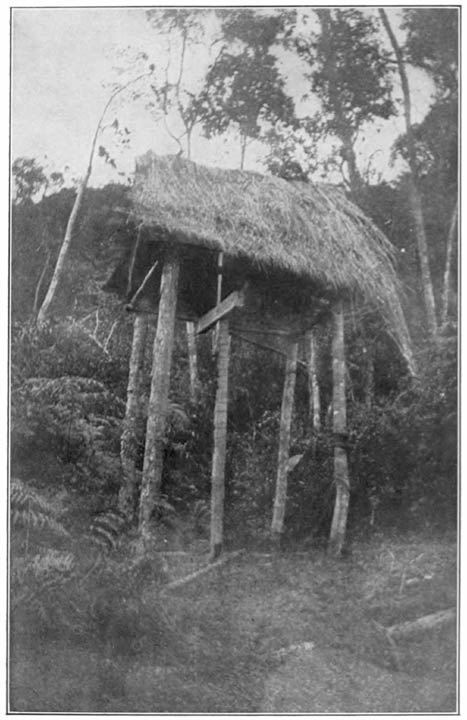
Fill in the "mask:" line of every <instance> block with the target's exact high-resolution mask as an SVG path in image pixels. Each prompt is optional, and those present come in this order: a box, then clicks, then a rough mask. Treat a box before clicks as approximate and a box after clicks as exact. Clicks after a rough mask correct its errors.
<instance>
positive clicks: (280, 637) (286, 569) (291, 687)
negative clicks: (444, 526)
mask: <svg viewBox="0 0 467 720" xmlns="http://www.w3.org/2000/svg"><path fill="white" fill-rule="evenodd" d="M456 577H457V575H456V546H455V543H453V542H448V541H446V539H443V540H438V541H436V540H433V539H428V538H425V539H421V538H417V537H413V538H409V537H408V538H404V539H403V540H399V541H395V540H388V539H387V538H384V539H383V538H381V539H380V540H376V541H375V540H373V541H372V543H360V544H359V543H356V544H355V545H354V546H353V548H352V551H351V554H350V556H348V557H346V558H345V559H343V560H340V561H336V560H332V559H329V558H327V557H326V556H325V554H324V553H323V552H322V551H313V550H311V551H306V552H304V551H302V552H301V553H300V552H291V553H285V554H284V555H282V556H280V557H278V558H274V557H273V556H268V555H267V554H264V555H261V554H257V555H255V556H248V555H245V556H243V557H242V558H241V559H240V560H235V561H233V564H232V565H231V566H229V565H227V566H226V567H225V568H224V569H223V570H222V571H220V572H218V573H217V577H216V578H215V579H214V578H213V579H212V580H210V581H209V591H210V593H214V594H218V597H219V602H220V603H222V605H223V607H224V611H225V615H226V617H227V616H228V617H229V623H230V624H231V625H232V626H233V627H235V628H236V629H237V631H238V632H239V633H240V634H241V635H245V636H247V635H249V636H252V637H254V639H255V644H256V648H255V652H256V653H257V657H258V659H259V660H260V661H261V665H262V666H263V668H264V667H268V665H269V670H268V671H266V673H265V674H264V675H263V678H262V680H263V688H262V691H261V699H260V701H259V703H258V687H257V683H256V692H255V693H254V694H255V695H256V698H255V700H256V707H255V708H254V709H253V708H251V711H256V712H262V713H297V712H299V713H392V712H397V713H414V712H419V713H429V712H437V713H448V712H455V711H456V697H457V692H456V688H457V684H456V681H457V670H456V668H457V662H456V655H457V653H456V649H457V632H456V624H455V623H454V622H451V623H449V624H447V625H445V626H443V627H441V628H438V629H434V630H427V631H424V632H420V633H417V634H415V635H414V636H412V637H409V638H407V639H405V640H399V641H398V642H397V644H396V647H395V648H394V647H391V645H390V644H389V643H388V640H387V638H386V636H385V634H384V628H385V627H390V626H392V625H394V624H397V623H401V622H405V621H409V620H415V619H417V618H419V617H421V616H424V615H427V614H429V613H434V612H437V611H439V610H444V609H447V608H450V607H453V606H455V605H456ZM193 591H194V588H193V589H188V587H187V589H186V591H185V592H186V593H192V592H193ZM265 661H266V662H265ZM252 700H253V697H252ZM225 711H232V712H234V711H235V708H233V707H232V708H225Z"/></svg>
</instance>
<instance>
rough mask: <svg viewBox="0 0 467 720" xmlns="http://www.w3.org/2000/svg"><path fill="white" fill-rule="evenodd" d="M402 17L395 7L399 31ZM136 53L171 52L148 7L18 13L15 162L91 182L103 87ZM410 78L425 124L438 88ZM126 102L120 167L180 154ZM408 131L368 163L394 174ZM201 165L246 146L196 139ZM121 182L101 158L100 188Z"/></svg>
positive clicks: (292, 73)
mask: <svg viewBox="0 0 467 720" xmlns="http://www.w3.org/2000/svg"><path fill="white" fill-rule="evenodd" d="M398 12H399V11H397V10H395V9H391V8H390V9H388V14H389V16H390V19H391V20H392V22H393V24H394V26H397V24H398ZM127 46H134V47H141V48H144V49H146V50H149V51H150V53H151V59H152V58H153V57H154V58H155V59H156V60H157V59H158V58H160V57H161V55H163V48H162V47H161V46H160V44H158V42H157V38H156V35H155V31H154V30H153V29H152V28H151V26H150V25H149V23H148V22H147V20H146V15H145V9H144V8H128V7H127V8H124V7H116V8H67V7H62V8H54V9H50V8H29V9H27V8H19V9H15V10H13V25H12V80H11V84H12V138H11V141H12V158H13V159H14V158H16V157H22V156H26V157H34V158H37V159H38V161H39V162H40V163H42V164H48V167H49V169H50V170H63V168H64V167H65V166H66V165H67V166H69V167H70V174H71V175H74V176H79V175H82V174H83V173H84V171H85V167H86V162H87V157H88V154H89V150H90V144H91V139H92V136H93V134H94V131H95V128H96V124H97V121H98V118H99V116H100V114H101V112H102V109H103V107H104V105H105V103H106V101H107V99H108V97H109V88H108V87H104V84H105V83H109V82H111V81H113V80H115V77H116V76H115V72H114V71H113V70H112V66H114V65H115V63H116V55H115V52H116V50H117V48H124V47H127ZM197 52H198V53H199V65H200V66H201V65H202V64H203V63H204V62H206V59H207V55H206V51H203V48H202V47H200V48H199V49H198V51H197ZM287 62H289V64H288V65H287ZM197 65H198V63H197V62H196V61H195V62H191V66H190V67H189V68H188V70H189V72H190V71H192V72H193V73H195V72H196V67H195V66H197ZM285 71H286V73H287V75H288V78H289V85H288V89H289V91H290V92H292V93H294V95H295V97H298V96H299V95H300V94H301V92H303V90H304V87H303V86H302V85H301V83H300V73H299V72H298V68H297V66H296V62H295V64H294V63H290V61H286V64H285ZM188 80H189V77H188ZM410 81H411V90H412V95H413V105H414V120H415V121H417V120H420V119H421V118H422V117H423V116H424V114H425V113H426V111H427V109H428V107H429V104H430V94H431V86H430V84H429V82H428V81H427V80H426V78H425V77H424V76H423V74H422V73H412V74H411V76H410ZM126 99H127V101H128V102H126V103H124V104H122V103H120V106H119V107H116V108H115V111H114V112H112V111H110V113H109V116H108V117H109V120H112V119H113V117H115V116H116V115H117V114H118V116H119V119H120V120H123V122H124V123H125V124H126V125H127V126H128V127H129V128H130V130H131V131H132V132H131V145H130V147H129V149H127V150H125V151H116V155H115V157H116V160H117V164H118V170H119V171H122V172H131V170H132V169H133V165H134V158H135V157H136V156H138V155H140V154H142V153H144V152H146V150H148V149H149V148H152V149H154V150H155V151H156V152H158V153H162V154H164V153H173V152H176V151H177V149H178V147H177V144H176V143H175V142H174V141H173V139H172V138H171V137H170V136H169V134H168V133H167V132H166V131H165V130H164V127H163V125H161V124H159V125H156V124H155V123H154V121H153V120H152V119H151V117H150V116H149V115H148V114H147V112H146V111H145V110H144V108H143V106H142V105H138V104H135V103H132V102H130V101H129V95H128V94H127V96H126ZM117 110H118V113H117ZM403 129H404V124H403V120H402V118H395V119H391V120H389V121H387V122H383V123H379V125H378V126H377V127H375V128H373V129H371V130H369V131H368V133H366V134H365V139H364V140H362V141H361V142H360V145H359V151H360V153H361V155H360V156H361V159H362V163H363V164H364V165H365V164H367V163H368V162H369V158H370V156H371V157H372V162H373V164H374V165H376V166H377V167H378V169H379V170H380V171H382V172H383V175H384V176H386V177H390V176H391V175H392V174H393V173H394V171H393V170H391V169H389V167H388V157H389V150H390V145H391V143H392V142H393V140H394V139H395V138H396V137H397V135H398V134H400V133H401V132H402V131H403ZM102 142H103V144H106V141H105V140H103V141H102ZM109 142H111V141H109ZM45 157H46V159H45ZM259 157H260V156H257V155H256V153H255V152H254V148H253V149H250V151H249V152H248V153H247V158H246V167H247V168H249V169H258V168H259V165H258V158H259ZM193 159H194V160H197V161H200V162H204V163H206V164H215V165H221V166H225V167H238V163H239V148H238V143H237V142H236V141H235V139H228V140H227V141H226V140H225V138H222V139H216V140H210V141H207V140H206V139H203V138H202V137H200V136H195V138H194V143H193ZM117 178H118V176H117V174H116V172H115V171H112V170H111V169H110V168H109V166H106V165H105V164H104V162H103V161H102V160H98V161H96V163H95V166H94V170H93V175H92V178H91V184H98V183H101V182H103V181H108V180H109V179H113V180H116V179H117Z"/></svg>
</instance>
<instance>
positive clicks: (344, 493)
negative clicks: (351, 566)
mask: <svg viewBox="0 0 467 720" xmlns="http://www.w3.org/2000/svg"><path fill="white" fill-rule="evenodd" d="M345 376H346V367H345V346H344V310H343V307H342V302H339V303H338V305H337V307H336V308H335V310H334V333H333V339H332V379H333V380H332V381H333V391H332V392H333V397H332V407H333V431H334V482H335V485H336V499H335V503H334V514H333V518H332V524H331V533H330V535H329V544H328V552H329V553H330V554H332V555H335V556H336V557H337V556H339V555H340V554H341V553H342V549H343V547H344V542H345V533H346V527H347V515H348V511H349V498H350V488H349V470H348V464H347V450H346V447H345V439H346V437H347V406H346V396H345Z"/></svg>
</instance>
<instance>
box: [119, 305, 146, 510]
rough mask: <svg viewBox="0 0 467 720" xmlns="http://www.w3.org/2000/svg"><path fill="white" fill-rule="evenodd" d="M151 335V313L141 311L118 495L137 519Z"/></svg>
mask: <svg viewBox="0 0 467 720" xmlns="http://www.w3.org/2000/svg"><path fill="white" fill-rule="evenodd" d="M147 335H148V316H147V315H145V314H142V313H137V314H136V315H135V319H134V325H133V343H132V346H131V357H130V369H129V375H128V390H127V401H126V409H125V419H124V420H123V431H122V438H121V442H120V460H121V464H122V484H121V486H120V492H119V494H118V507H119V510H120V511H121V512H122V513H124V515H126V517H127V518H128V520H129V521H130V522H132V521H133V518H134V513H135V509H136V493H137V485H138V482H137V480H138V475H137V468H136V463H137V459H138V447H139V443H140V441H141V440H142V433H141V427H140V426H141V417H142V412H141V406H142V397H141V395H142V384H143V366H144V351H145V349H146V338H147Z"/></svg>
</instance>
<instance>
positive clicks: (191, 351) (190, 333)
mask: <svg viewBox="0 0 467 720" xmlns="http://www.w3.org/2000/svg"><path fill="white" fill-rule="evenodd" d="M186 339H187V345H188V365H189V369H190V400H191V402H192V403H195V402H196V400H197V398H198V389H199V380H198V353H197V351H196V334H195V325H194V323H192V322H187V323H186Z"/></svg>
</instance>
